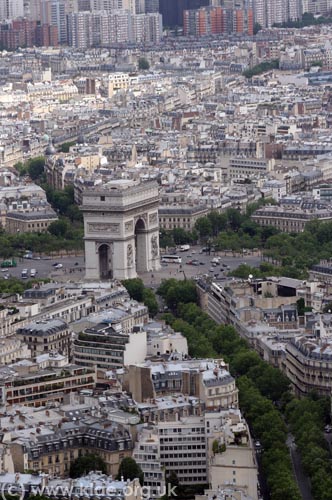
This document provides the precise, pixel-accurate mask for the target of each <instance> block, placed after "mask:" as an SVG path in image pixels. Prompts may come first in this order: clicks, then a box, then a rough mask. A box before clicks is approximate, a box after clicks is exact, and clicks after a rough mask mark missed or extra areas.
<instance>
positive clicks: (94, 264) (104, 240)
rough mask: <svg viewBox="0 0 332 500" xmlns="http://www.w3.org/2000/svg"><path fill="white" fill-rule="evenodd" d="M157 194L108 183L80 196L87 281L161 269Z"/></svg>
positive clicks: (147, 186) (146, 186)
mask: <svg viewBox="0 0 332 500" xmlns="http://www.w3.org/2000/svg"><path fill="white" fill-rule="evenodd" d="M158 207H159V191H158V184H157V183H154V182H144V183H139V184H138V183H135V182H134V181H124V180H119V181H111V182H109V183H108V184H106V185H104V186H103V187H100V186H98V187H94V188H92V189H91V190H90V189H89V190H87V191H85V192H84V193H83V204H82V207H81V209H82V212H83V216H84V242H85V271H86V274H85V277H86V279H90V280H100V279H119V280H123V279H129V278H135V277H136V276H137V274H139V273H142V272H147V271H149V272H153V271H156V270H158V269H159V267H160V259H159V218H158Z"/></svg>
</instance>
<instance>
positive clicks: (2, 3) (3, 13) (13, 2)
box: [0, 0, 24, 20]
mask: <svg viewBox="0 0 332 500" xmlns="http://www.w3.org/2000/svg"><path fill="white" fill-rule="evenodd" d="M23 16H24V2H23V0H0V19H1V20H4V19H16V18H18V17H23Z"/></svg>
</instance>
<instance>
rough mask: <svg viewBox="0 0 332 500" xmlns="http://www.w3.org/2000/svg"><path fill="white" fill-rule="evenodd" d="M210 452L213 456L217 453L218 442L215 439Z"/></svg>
mask: <svg viewBox="0 0 332 500" xmlns="http://www.w3.org/2000/svg"><path fill="white" fill-rule="evenodd" d="M212 452H213V454H214V455H216V454H217V453H218V452H219V442H218V440H217V439H215V440H214V441H213V443H212Z"/></svg>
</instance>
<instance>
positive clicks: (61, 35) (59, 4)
mask: <svg viewBox="0 0 332 500" xmlns="http://www.w3.org/2000/svg"><path fill="white" fill-rule="evenodd" d="M66 4H67V2H66V0H41V4H40V19H41V23H42V24H47V25H49V26H56V27H57V31H58V39H59V43H60V44H66V43H67V41H68V35H67V11H66Z"/></svg>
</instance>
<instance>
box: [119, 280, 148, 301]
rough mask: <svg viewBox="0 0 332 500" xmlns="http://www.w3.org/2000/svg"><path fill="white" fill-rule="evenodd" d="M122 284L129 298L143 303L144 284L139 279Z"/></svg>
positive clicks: (125, 281)
mask: <svg viewBox="0 0 332 500" xmlns="http://www.w3.org/2000/svg"><path fill="white" fill-rule="evenodd" d="M122 284H123V285H124V286H125V288H126V289H127V292H128V293H129V295H130V297H131V298H132V299H134V300H137V301H138V302H143V299H144V283H143V281H142V280H141V278H132V279H129V280H124V281H123V282H122Z"/></svg>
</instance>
